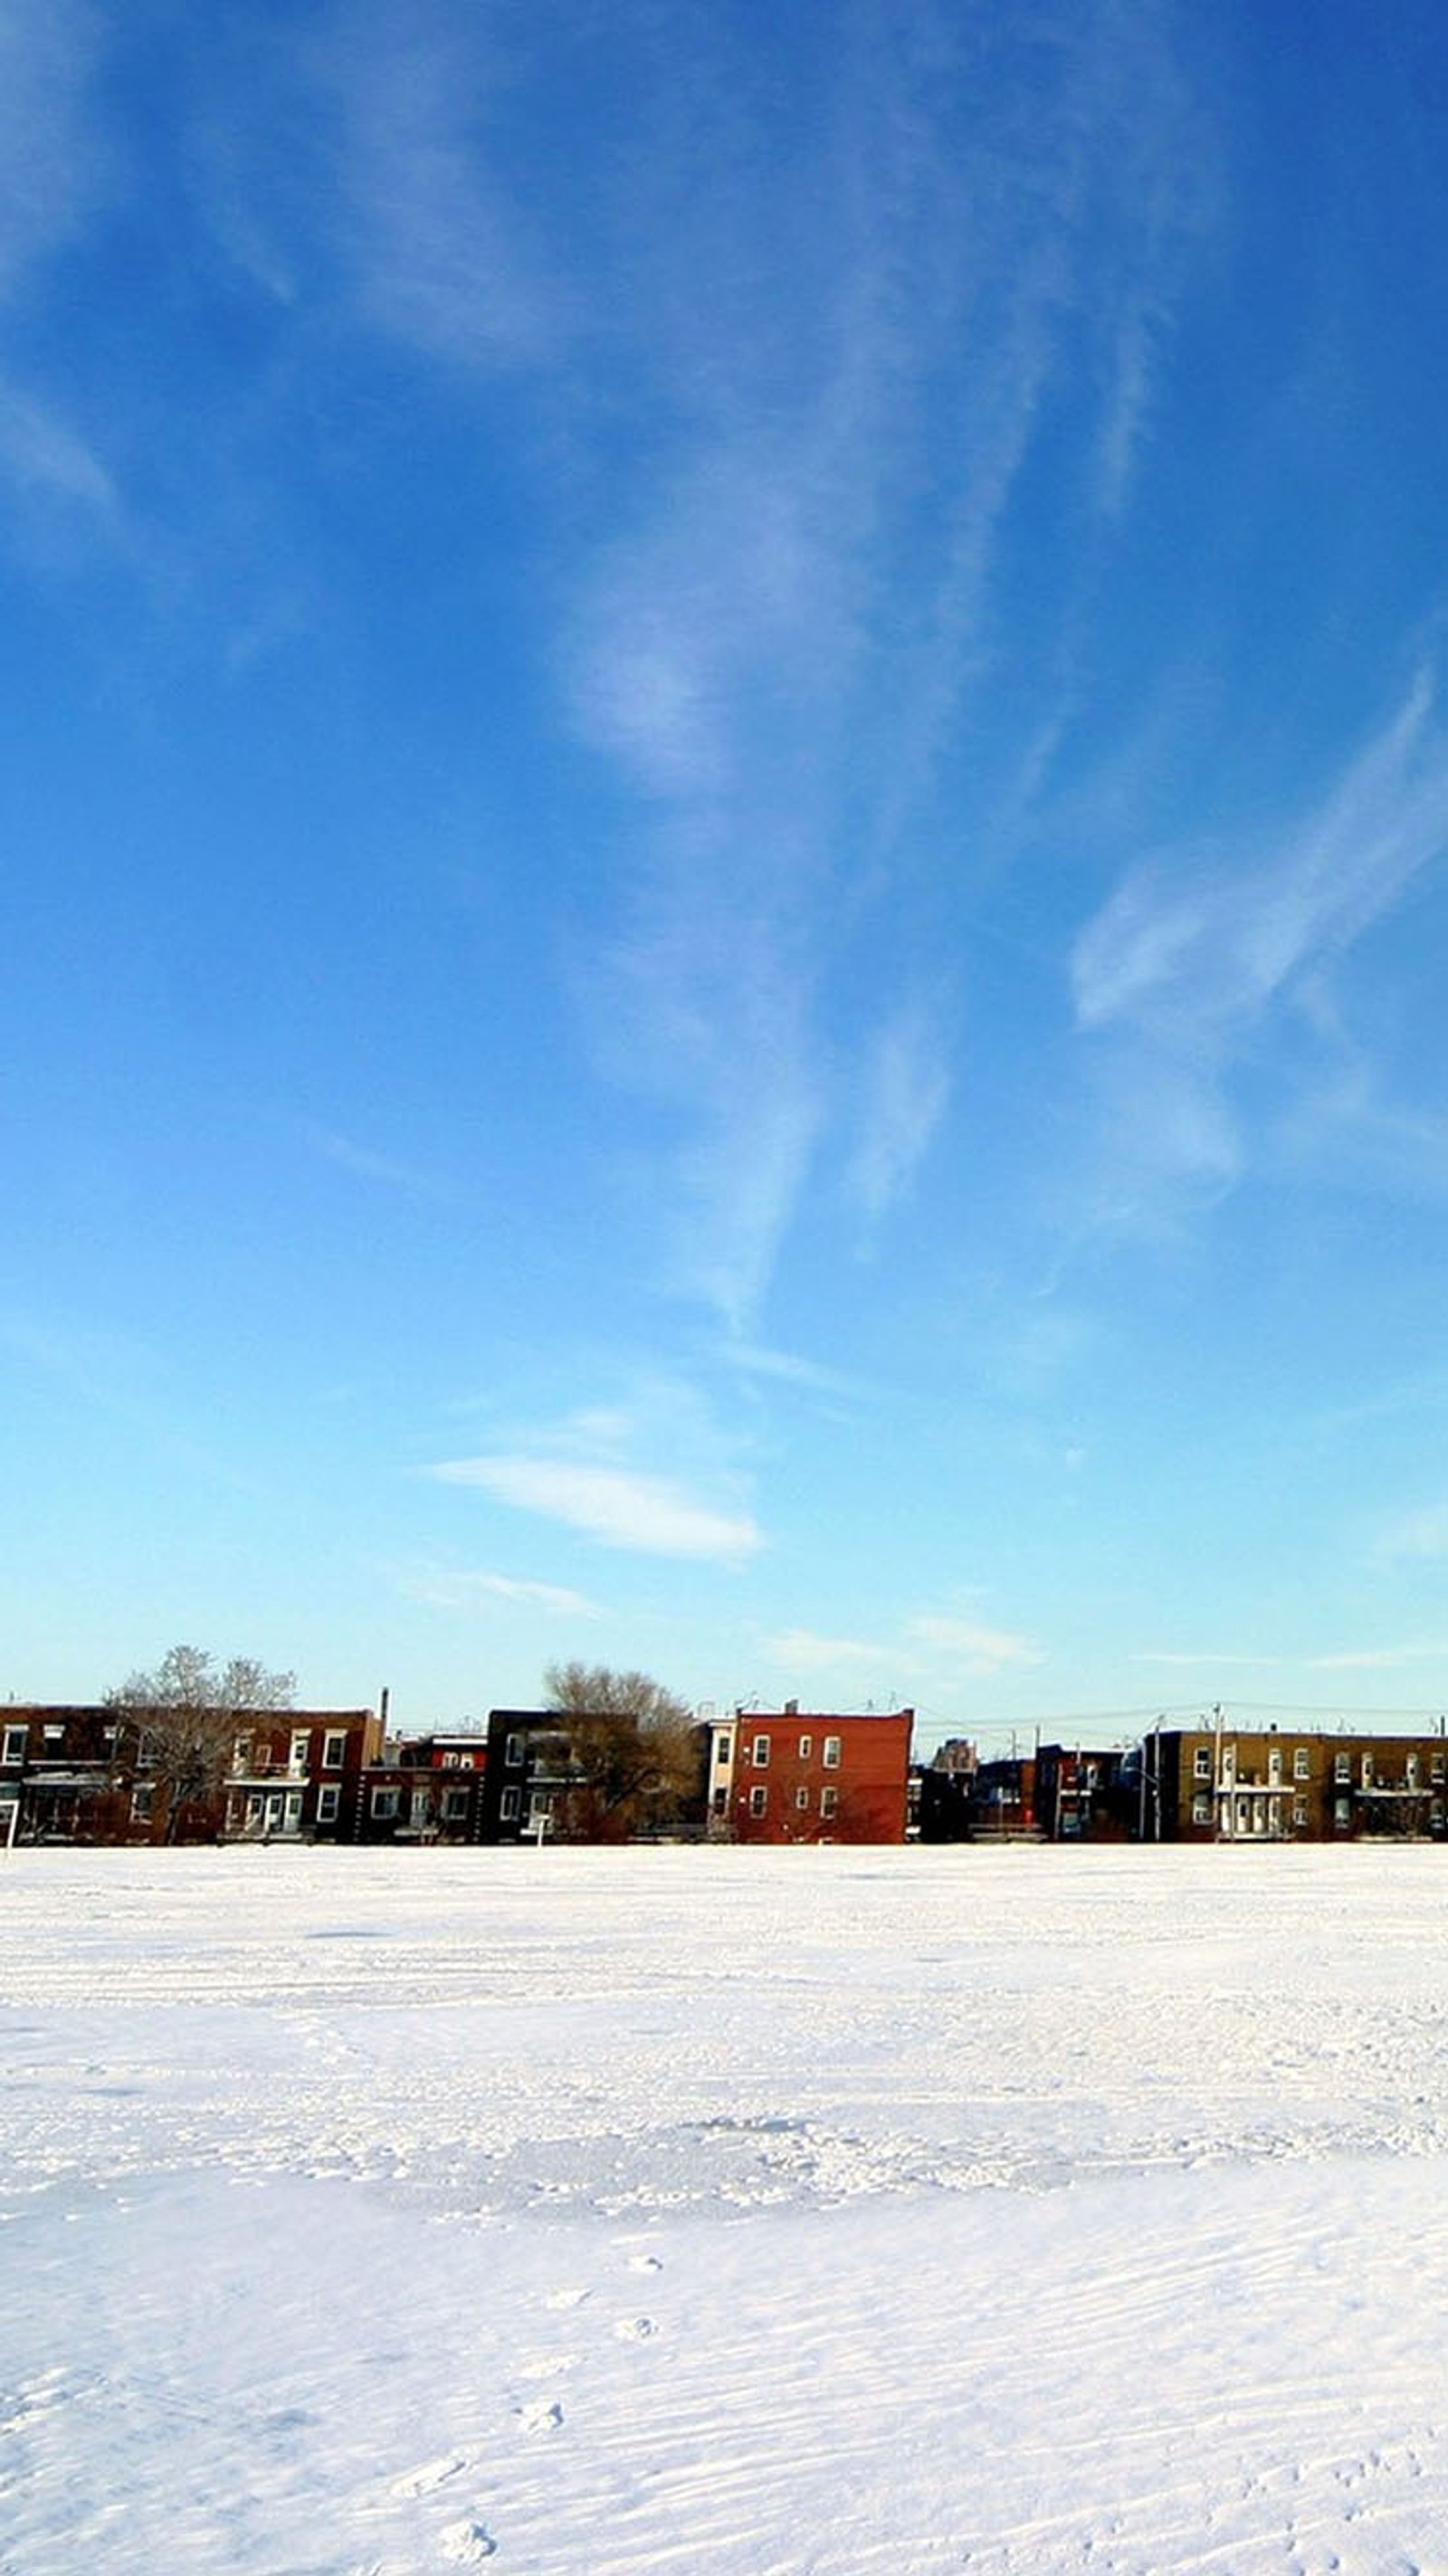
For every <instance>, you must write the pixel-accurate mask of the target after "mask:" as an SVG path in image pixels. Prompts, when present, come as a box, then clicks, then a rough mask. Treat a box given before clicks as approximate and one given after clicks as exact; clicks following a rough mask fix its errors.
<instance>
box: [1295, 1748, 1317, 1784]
mask: <svg viewBox="0 0 1448 2576" xmlns="http://www.w3.org/2000/svg"><path fill="white" fill-rule="evenodd" d="M1292 1777H1293V1779H1294V1780H1310V1779H1311V1778H1312V1752H1311V1748H1310V1747H1309V1746H1308V1745H1306V1744H1297V1745H1294V1747H1293V1750H1292Z"/></svg>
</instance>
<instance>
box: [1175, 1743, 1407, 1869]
mask: <svg viewBox="0 0 1448 2576" xmlns="http://www.w3.org/2000/svg"><path fill="white" fill-rule="evenodd" d="M1143 1761H1144V1766H1145V1782H1144V1785H1143V1793H1142V1798H1141V1809H1142V1815H1143V1818H1144V1830H1145V1833H1146V1835H1147V1838H1148V1839H1152V1838H1153V1837H1154V1836H1157V1835H1159V1836H1160V1839H1161V1840H1162V1841H1164V1842H1289V1841H1297V1842H1342V1841H1363V1840H1403V1841H1436V1840H1441V1839H1443V1838H1444V1836H1445V1833H1448V1803H1445V1802H1448V1742H1445V1740H1444V1738H1443V1736H1441V1735H1437V1734H1433V1735H1362V1734H1355V1733H1354V1734H1349V1733H1343V1734H1333V1735H1325V1734H1319V1733H1313V1732H1310V1731H1308V1730H1306V1729H1296V1728H1283V1729H1281V1730H1278V1729H1277V1728H1270V1727H1269V1728H1267V1729H1266V1730H1265V1731H1264V1730H1261V1729H1247V1728H1242V1727H1238V1726H1233V1725H1232V1724H1230V1722H1228V1721H1227V1720H1225V1719H1224V1720H1223V1722H1222V1723H1221V1724H1220V1725H1216V1724H1210V1725H1209V1724H1203V1725H1202V1726H1200V1727H1195V1728H1193V1727H1186V1728H1163V1729H1162V1731H1161V1732H1160V1733H1159V1734H1153V1735H1149V1736H1148V1737H1147V1739H1146V1742H1145V1745H1144V1747H1143Z"/></svg>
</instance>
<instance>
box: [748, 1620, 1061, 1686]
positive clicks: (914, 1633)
mask: <svg viewBox="0 0 1448 2576" xmlns="http://www.w3.org/2000/svg"><path fill="white" fill-rule="evenodd" d="M768 1647H769V1652H770V1654H771V1655H772V1657H773V1659H774V1661H775V1663H776V1664H777V1665H779V1666H780V1667H781V1668H782V1669H783V1670H784V1671H785V1672H787V1673H788V1672H799V1673H823V1674H829V1673H836V1674H839V1675H841V1676H846V1675H852V1674H861V1675H863V1674H869V1673H876V1674H879V1675H880V1676H882V1677H883V1676H884V1675H885V1674H886V1673H887V1672H888V1673H889V1674H890V1675H891V1676H892V1687H897V1686H898V1687H900V1688H903V1689H905V1690H906V1691H907V1692H909V1691H912V1690H915V1689H916V1688H917V1687H918V1684H917V1681H916V1680H915V1679H912V1676H918V1675H920V1674H921V1673H922V1672H923V1673H925V1674H927V1675H928V1676H929V1677H930V1681H931V1686H932V1687H933V1686H934V1685H935V1684H936V1683H937V1682H938V1681H939V1680H940V1679H941V1678H942V1676H943V1677H945V1678H946V1679H949V1678H952V1677H954V1678H959V1677H962V1676H970V1677H972V1678H979V1677H989V1676H992V1675H994V1674H998V1673H1003V1672H1007V1671H1010V1670H1020V1669H1024V1668H1027V1667H1029V1666H1031V1665H1033V1664H1039V1663H1042V1662H1044V1660H1045V1657H1044V1655H1043V1654H1042V1652H1041V1650H1040V1648H1039V1647H1037V1646H1035V1645H1033V1644H1032V1642H1031V1640H1030V1639H1029V1638H1028V1637H1024V1636H1020V1635H1018V1634H1016V1633H1015V1632H1014V1631H1013V1630H1011V1629H1006V1628H988V1627H986V1626H984V1625H983V1624H982V1623H981V1622H980V1621H978V1620H974V1619H970V1618H965V1617H962V1616H961V1615H960V1614H959V1613H958V1612H954V1611H919V1612H917V1613H915V1615H914V1616H912V1617H910V1618H907V1619H905V1620H903V1621H900V1622H898V1623H896V1624H895V1625H894V1626H893V1627H892V1628H891V1630H890V1632H889V1633H888V1634H882V1635H880V1636H878V1637H839V1636H829V1635H824V1634H821V1633H819V1632H818V1631H816V1630H814V1629H810V1628H787V1629H784V1630H783V1631H782V1632H781V1633H780V1634H779V1635H778V1636H774V1637H771V1638H770V1639H769V1640H768Z"/></svg>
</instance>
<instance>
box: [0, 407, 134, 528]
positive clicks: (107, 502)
mask: <svg viewBox="0 0 1448 2576" xmlns="http://www.w3.org/2000/svg"><path fill="white" fill-rule="evenodd" d="M0 467H3V469H4V471H5V472H6V473H7V474H8V475H9V476H10V478H11V480H12V482H14V483H16V484H18V485H19V486H20V488H21V490H22V491H25V490H30V491H36V490H38V491H44V492H48V493H50V494H51V495H53V497H54V498H56V499H57V500H62V501H79V502H82V503H83V504H84V505H85V506H86V507H87V508H89V509H92V510H99V511H108V510H110V509H111V508H112V507H113V506H114V502H115V493H114V490H113V488H112V484H111V479H110V476H109V475H108V474H107V472H106V470H105V467H104V466H103V465H102V464H101V463H100V462H99V460H98V458H97V457H96V456H94V455H93V454H92V452H91V450H90V449H89V448H88V447H87V446H86V444H85V442H84V440H83V439H81V438H79V437H78V436H77V435H76V433H75V431H74V430H72V429H70V428H69V427H68V426H67V424H66V423H65V422H64V421H63V420H61V419H60V418H59V417H58V416H57V415H56V414H55V413H53V412H50V411H47V410H45V409H43V408H42V407H41V406H40V405H39V404H36V403H33V402H30V401H27V400H25V399H24V398H23V397H22V396H21V395H19V394H17V393H15V392H13V391H12V390H11V389H10V388H9V387H7V386H5V385H3V384H0Z"/></svg>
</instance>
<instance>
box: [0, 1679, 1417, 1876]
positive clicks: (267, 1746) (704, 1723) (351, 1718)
mask: <svg viewBox="0 0 1448 2576" xmlns="http://www.w3.org/2000/svg"><path fill="white" fill-rule="evenodd" d="M913 1723H914V1713H913V1711H912V1710H910V1709H908V1708H907V1709H899V1710H895V1711H891V1712H888V1713H884V1714H875V1713H871V1714H866V1715H861V1714H848V1715H847V1714H840V1713H829V1714H821V1713H817V1712H811V1711H808V1710H801V1708H800V1706H799V1704H798V1702H797V1701H793V1700H790V1701H786V1703H785V1705H784V1707H783V1708H781V1709H777V1710H751V1709H736V1710H735V1711H733V1712H732V1713H731V1714H729V1715H727V1716H711V1717H707V1718H701V1719H700V1720H699V1722H698V1723H697V1725H696V1726H695V1727H694V1729H693V1731H692V1738H691V1745H692V1752H691V1756H690V1758H689V1760H688V1761H686V1763H685V1765H684V1767H683V1774H682V1775H681V1776H680V1778H679V1779H677V1780H676V1781H675V1782H674V1784H673V1786H672V1788H671V1792H670V1795H669V1797H668V1798H667V1800H665V1801H662V1802H656V1803H653V1804H651V1805H650V1804H647V1803H646V1804H645V1805H644V1807H643V1808H642V1809H641V1808H640V1807H639V1806H638V1805H637V1803H635V1804H634V1805H628V1804H624V1803H621V1804H619V1805H617V1806H616V1807H614V1808H612V1809H610V1808H609V1807H608V1806H607V1804H606V1802H604V1801H602V1800H601V1799H600V1797H599V1795H598V1794H597V1791H596V1788H595V1787H594V1785H593V1784H592V1783H591V1782H590V1781H589V1779H588V1777H587V1774H586V1769H585V1767H584V1765H583V1763H582V1760H581V1757H580V1754H579V1749H578V1747H579V1732H578V1725H577V1724H575V1725H574V1726H573V1727H572V1728H571V1727H570V1722H569V1720H568V1719H567V1718H566V1717H564V1716H562V1715H561V1714H560V1713H559V1712H558V1711H556V1710H548V1709H494V1710H492V1711H491V1713H490V1715H489V1718H488V1721H487V1726H486V1729H485V1730H474V1731H471V1732H457V1733H450V1734H442V1733H433V1734H426V1735H415V1736H407V1737H401V1738H390V1737H388V1736H387V1735H386V1732H385V1707H384V1710H383V1712H381V1713H374V1712H373V1711H372V1710H370V1709H284V1710H271V1711H262V1712H254V1713H248V1714H246V1715H238V1716H237V1717H235V1718H234V1719H232V1720H228V1721H226V1741H225V1743H224V1745H223V1748H222V1758H221V1759H220V1760H218V1762H217V1763H216V1765H215V1766H214V1776H213V1778H212V1780H211V1782H210V1783H209V1785H208V1786H207V1787H206V1789H205V1790H204V1792H200V1791H198V1790H197V1788H196V1784H195V1783H194V1782H188V1783H186V1784H182V1785H178V1776H177V1774H176V1772H175V1770H174V1769H173V1767H172V1766H171V1765H170V1764H169V1763H168V1760H167V1758H166V1748H165V1745H164V1743H163V1742H162V1741H161V1740H160V1738H159V1736H157V1735H154V1734H152V1735H148V1731H147V1728H146V1725H145V1723H144V1719H143V1718H142V1719H138V1718H137V1716H136V1715H135V1714H134V1713H132V1714H130V1715H127V1714H125V1713H119V1712H117V1711H116V1710H115V1709H114V1708H110V1707H106V1706H99V1707H47V1706H38V1705H30V1706H24V1707H19V1706H16V1705H14V1704H13V1703H12V1704H11V1705H10V1706H9V1707H5V1708H0V1845H3V1844H5V1843H13V1842H15V1841H17V1840H19V1841H26V1842H146V1841H162V1840H166V1841H172V1840H191V1841H195V1840H214V1841H230V1842H238V1841H239V1842H247V1841H252V1842H274V1841H275V1842H336V1843H390V1842H396V1843H431V1842H446V1843H490V1844H497V1843H521V1842H524V1841H545V1840H550V1839H551V1840H567V1839H585V1840H599V1839H623V1838H625V1837H626V1836H628V1837H636V1836H637V1835H638V1834H639V1832H640V1831H647V1832H650V1833H652V1834H654V1835H656V1836H657V1835H659V1834H667V1835H669V1836H671V1837H673V1838H689V1837H697V1838H700V1839H704V1838H708V1839H723V1840H728V1841H731V1842H740V1843H770V1844H790V1843H824V1842H860V1843H901V1842H905V1841H906V1840H914V1839H918V1840H920V1841H922V1842H932V1843H934V1842H959V1841H982V1840H1001V1839H1011V1838H1016V1839H1024V1840H1031V1841H1050V1842H1103V1841H1115V1842H1129V1841H1136V1842H1250V1843H1260V1842H1284V1841H1289V1842H1290V1841H1298V1842H1325V1841H1343V1840H1349V1841H1352V1840H1362V1839H1385V1838H1392V1839H1405V1840H1415V1841H1439V1840H1445V1839H1448V1740H1445V1737H1444V1734H1443V1733H1442V1732H1441V1731H1438V1732H1433V1733H1425V1734H1413V1735H1378V1734H1364V1733H1348V1732H1339V1733H1335V1734H1327V1733H1324V1732H1322V1731H1320V1730H1308V1729H1298V1730H1289V1731H1286V1732H1282V1733H1279V1732H1278V1731H1277V1729H1275V1728H1268V1729H1266V1730H1255V1731H1254V1730H1245V1731H1244V1730H1242V1729H1239V1728H1236V1727H1233V1726H1232V1725H1231V1724H1230V1723H1229V1722H1228V1721H1227V1719H1226V1718H1225V1716H1224V1715H1223V1713H1222V1712H1220V1711H1217V1712H1214V1713H1213V1714H1212V1716H1211V1718H1210V1719H1209V1720H1208V1719H1204V1720H1203V1722H1202V1723H1201V1724H1200V1725H1198V1726H1194V1727H1192V1726H1189V1727H1172V1728H1167V1727H1161V1728H1158V1729H1155V1730H1153V1731H1152V1732H1151V1733H1150V1734H1148V1735H1147V1736H1146V1737H1145V1738H1144V1739H1143V1740H1142V1741H1141V1742H1140V1743H1139V1744H1136V1745H1132V1746H1125V1747H1123V1746H1119V1745H1117V1746H1101V1747H1097V1748H1095V1749H1092V1748H1089V1747H1086V1746H1082V1745H1074V1746H1068V1745H1062V1744H1035V1745H1033V1746H1032V1749H1031V1750H1030V1752H1029V1753H1012V1754H1009V1755H1004V1756H999V1757H996V1758H993V1759H982V1758H981V1757H980V1755H979V1754H978V1752H977V1750H976V1748H975V1746H974V1745H972V1744H969V1743H965V1742H962V1741H959V1740H956V1741H953V1742H950V1743H947V1744H945V1745H942V1746H941V1748H940V1750H939V1751H938V1752H937V1753H936V1754H935V1755H934V1756H933V1758H932V1759H931V1760H930V1761H929V1762H928V1763H912V1761H911V1735H912V1729H913Z"/></svg>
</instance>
